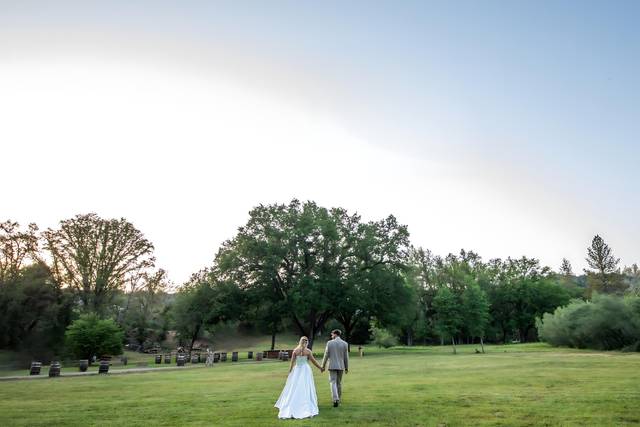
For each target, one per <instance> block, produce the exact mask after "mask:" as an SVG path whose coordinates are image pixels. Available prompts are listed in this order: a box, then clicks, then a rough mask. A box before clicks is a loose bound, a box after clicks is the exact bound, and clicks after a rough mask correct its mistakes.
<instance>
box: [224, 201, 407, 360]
mask: <svg viewBox="0 0 640 427" xmlns="http://www.w3.org/2000/svg"><path fill="white" fill-rule="evenodd" d="M407 245H408V232H407V229H406V227H405V226H402V225H399V224H398V223H397V221H396V220H395V218H394V217H392V216H390V217H388V218H386V219H384V220H381V221H378V222H370V223H362V222H361V220H360V217H359V216H358V215H356V214H353V215H350V214H348V213H347V211H346V210H344V209H341V208H333V209H326V208H323V207H320V206H318V205H317V204H316V203H314V202H306V203H300V202H299V201H298V200H293V201H291V202H290V203H289V204H287V205H284V204H274V205H266V206H265V205H260V206H258V207H256V208H254V209H253V210H251V212H250V213H249V221H248V222H247V224H246V225H245V226H243V227H241V228H240V229H239V231H238V234H237V235H236V236H235V237H234V238H233V239H231V240H229V241H227V242H225V244H224V245H223V247H222V249H221V251H220V252H219V254H218V256H217V258H216V265H217V268H218V269H219V271H220V272H221V274H222V275H223V277H224V278H225V279H228V280H233V281H234V282H235V283H238V284H239V285H240V286H241V287H242V288H243V289H245V290H251V289H256V288H257V289H264V288H266V289H268V291H265V292H263V293H264V294H265V295H270V296H271V298H273V300H272V301H271V303H272V304H274V306H275V303H276V302H278V301H280V302H281V303H282V304H283V305H284V308H285V310H286V312H287V313H288V315H289V317H290V319H291V321H292V322H293V324H294V325H295V327H296V328H297V329H298V331H299V332H300V333H301V334H303V335H306V336H308V337H309V341H310V342H309V345H310V347H311V346H313V340H314V338H315V337H316V336H317V335H318V334H319V333H320V332H321V331H322V330H323V328H324V326H325V324H326V323H327V321H328V320H329V319H331V318H332V317H334V316H335V317H337V318H338V320H339V321H340V322H341V323H342V324H343V326H344V328H345V330H346V331H347V333H348V331H349V330H350V329H351V328H352V327H353V325H355V324H356V323H357V322H358V320H360V319H361V318H362V316H366V315H372V313H374V312H375V313H377V314H380V313H378V312H379V311H383V310H385V309H386V308H383V307H388V306H386V305H385V303H384V302H382V301H380V300H379V298H387V301H388V299H389V297H390V295H393V294H394V289H399V288H398V286H397V283H396V282H394V281H388V280H386V279H388V274H394V273H398V268H399V265H400V264H401V263H402V259H403V258H404V249H405V248H406V246H407ZM382 278H384V279H385V280H382Z"/></svg>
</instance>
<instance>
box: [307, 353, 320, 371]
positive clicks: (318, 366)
mask: <svg viewBox="0 0 640 427" xmlns="http://www.w3.org/2000/svg"><path fill="white" fill-rule="evenodd" d="M309 360H311V363H313V364H314V365H316V368H318V369H320V370H322V366H320V364H319V363H318V361H317V360H316V358H315V357H313V352H312V351H311V350H309Z"/></svg>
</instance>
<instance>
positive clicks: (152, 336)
mask: <svg viewBox="0 0 640 427" xmlns="http://www.w3.org/2000/svg"><path fill="white" fill-rule="evenodd" d="M168 287H169V281H168V279H167V275H166V272H165V271H164V270H162V269H160V270H158V271H156V272H144V273H143V274H141V277H140V279H139V281H137V282H136V283H135V285H132V289H133V290H131V291H130V292H129V293H128V294H127V295H126V296H124V297H125V300H126V303H125V305H124V307H122V308H121V310H120V313H119V316H118V318H119V322H118V324H119V325H120V326H121V327H122V328H123V329H124V330H125V333H126V336H127V338H128V339H129V340H130V341H135V344H136V345H138V346H139V347H141V348H143V349H144V348H148V347H155V346H158V345H159V343H160V342H161V341H162V340H163V339H164V338H165V334H166V332H167V327H168V322H167V321H165V319H164V317H165V315H166V313H165V311H166V308H167V307H166V306H165V304H164V302H165V301H164V299H165V297H166V296H167V294H166V292H165V291H166V289H167V288H168Z"/></svg>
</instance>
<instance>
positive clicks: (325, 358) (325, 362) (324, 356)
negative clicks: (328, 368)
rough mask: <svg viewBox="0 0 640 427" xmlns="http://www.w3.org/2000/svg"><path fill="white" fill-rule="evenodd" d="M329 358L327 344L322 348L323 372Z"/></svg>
mask: <svg viewBox="0 0 640 427" xmlns="http://www.w3.org/2000/svg"><path fill="white" fill-rule="evenodd" d="M328 358H329V343H327V346H326V347H325V348H324V355H323V356H322V369H323V370H324V367H325V365H326V364H327V359H328Z"/></svg>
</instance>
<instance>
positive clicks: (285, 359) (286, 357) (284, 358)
mask: <svg viewBox="0 0 640 427" xmlns="http://www.w3.org/2000/svg"><path fill="white" fill-rule="evenodd" d="M280 360H282V361H283V362H288V361H289V352H288V351H283V352H282V357H281V358H280Z"/></svg>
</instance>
